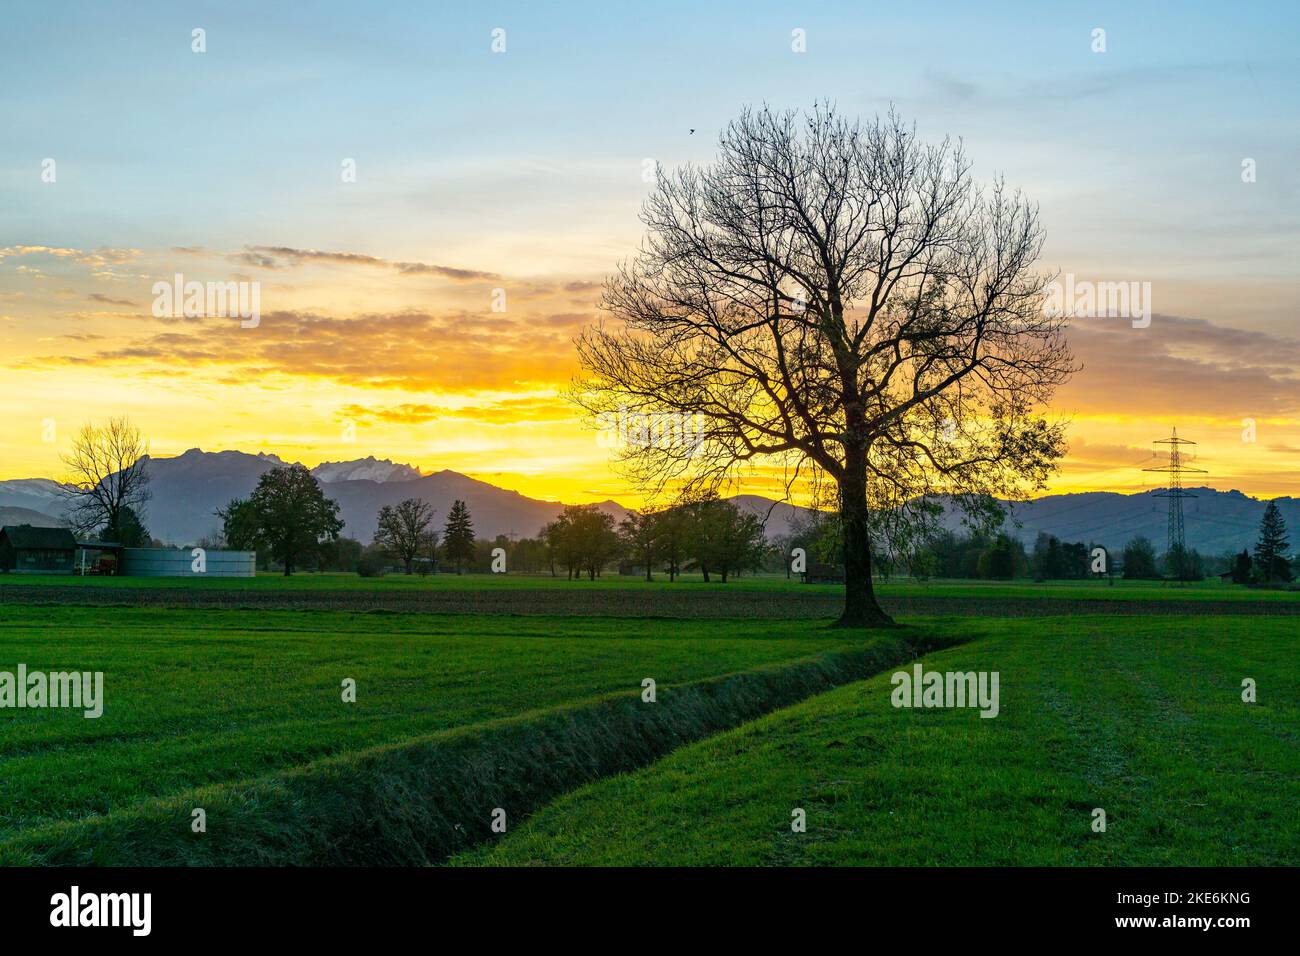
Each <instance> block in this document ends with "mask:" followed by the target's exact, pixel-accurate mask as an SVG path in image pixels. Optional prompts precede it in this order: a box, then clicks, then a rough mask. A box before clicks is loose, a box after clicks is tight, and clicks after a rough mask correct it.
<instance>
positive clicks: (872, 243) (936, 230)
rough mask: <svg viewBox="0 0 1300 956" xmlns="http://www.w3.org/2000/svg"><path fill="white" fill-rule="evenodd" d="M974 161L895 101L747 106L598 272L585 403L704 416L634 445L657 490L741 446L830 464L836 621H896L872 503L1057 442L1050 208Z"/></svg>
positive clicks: (980, 474)
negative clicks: (1047, 413)
mask: <svg viewBox="0 0 1300 956" xmlns="http://www.w3.org/2000/svg"><path fill="white" fill-rule="evenodd" d="M969 169H970V167H969V163H968V161H967V160H966V158H965V155H964V154H963V152H962V149H961V147H960V145H954V144H953V143H951V142H949V141H947V140H945V141H943V142H942V143H939V144H937V145H923V144H922V143H920V142H919V141H918V140H917V137H916V135H915V131H914V130H913V129H909V128H907V127H906V126H904V125H903V123H902V122H901V121H900V120H899V119H898V117H897V116H895V115H894V114H892V113H891V114H890V115H889V116H888V117H887V118H885V119H883V120H880V119H877V120H874V121H872V122H868V123H859V122H851V121H849V120H848V119H846V118H844V117H842V116H840V115H838V114H837V113H836V111H835V110H834V108H832V107H817V108H814V110H813V111H812V112H811V113H808V114H804V115H803V116H799V115H796V114H794V113H780V114H778V113H773V112H771V111H769V110H767V109H762V110H758V111H754V110H746V111H744V112H743V113H742V114H741V115H740V117H739V118H738V119H736V120H735V121H733V122H732V123H731V124H730V125H729V126H728V127H727V128H726V130H725V131H724V132H723V134H722V136H721V139H720V148H719V154H718V157H717V160H716V162H714V163H713V164H712V165H709V166H707V167H704V168H697V167H694V166H686V167H684V168H682V169H679V170H677V171H675V172H674V173H672V174H666V173H665V172H663V171H661V172H660V175H659V178H658V180H657V182H656V185H655V187H654V189H653V192H652V194H651V196H650V198H649V199H648V200H647V202H646V204H645V206H644V208H643V210H642V214H641V218H642V221H643V222H644V224H645V227H646V235H645V240H644V243H643V245H642V249H641V251H640V253H639V255H638V256H637V257H636V258H635V259H634V260H633V261H632V262H630V263H626V264H624V265H623V266H622V267H621V268H620V270H619V271H618V273H617V274H616V275H614V276H613V277H611V278H610V279H609V280H607V282H606V285H605V292H604V295H603V298H602V307H603V309H604V310H605V311H606V312H607V313H608V315H609V316H611V317H612V318H613V319H614V320H616V323H615V324H614V325H613V326H612V327H607V326H606V325H605V324H603V323H602V324H600V325H598V326H596V327H594V328H592V329H589V330H588V331H587V332H586V333H584V334H583V335H582V336H580V337H579V339H578V341H577V346H578V354H579V358H580V361H581V363H582V366H583V368H584V370H585V374H584V376H583V377H581V378H580V379H579V380H578V381H577V382H576V383H575V388H574V396H575V398H576V400H577V401H578V402H579V403H580V404H581V405H583V406H584V407H585V408H586V409H587V410H588V411H590V412H592V413H593V414H595V415H597V416H602V417H603V420H605V421H610V420H613V418H614V417H615V416H623V417H622V418H619V419H618V420H619V421H626V420H628V416H635V415H643V414H646V413H670V414H671V415H673V416H678V417H677V418H674V419H672V420H682V419H681V418H680V416H699V419H696V420H698V421H701V422H702V427H701V433H700V434H698V435H696V434H694V433H693V435H692V438H693V440H691V441H671V440H669V441H663V440H650V441H636V442H633V443H632V444H630V445H629V446H627V447H625V449H624V451H623V461H624V464H625V465H626V466H627V467H628V468H629V469H630V470H631V472H632V474H633V475H635V476H636V477H637V478H639V479H640V480H641V481H642V483H643V484H644V485H645V486H646V487H647V490H648V492H650V493H659V492H662V491H663V490H664V489H667V488H671V487H674V486H675V487H677V488H680V489H683V490H684V492H685V493H687V494H697V493H699V492H700V491H701V490H704V489H716V488H717V487H719V486H720V485H721V484H722V483H724V482H725V481H727V480H729V479H731V478H734V477H735V475H736V474H737V473H738V472H739V471H740V470H741V469H743V468H745V467H746V466H751V465H768V466H772V465H784V466H785V468H786V471H785V474H786V475H787V481H788V483H789V484H788V485H787V491H789V490H790V488H791V487H793V486H794V484H795V483H796V482H799V481H800V480H801V479H807V478H810V477H816V478H818V479H819V480H824V479H829V482H828V484H830V485H831V486H832V487H833V488H834V489H835V492H836V495H835V497H836V499H837V504H838V507H839V511H840V516H841V519H842V520H841V525H842V534H843V539H844V555H845V577H846V593H845V605H844V613H843V616H842V618H841V620H840V623H841V624H843V625H852V626H860V625H872V624H885V623H890V619H889V617H888V616H887V615H886V614H885V613H884V612H883V611H882V610H881V609H880V607H879V605H878V604H877V602H876V599H875V594H874V592H873V589H872V579H871V530H870V527H871V515H872V508H876V509H903V508H906V507H907V504H908V502H914V501H916V500H918V497H919V496H926V495H933V494H937V493H948V494H953V495H955V496H956V500H958V501H959V502H960V503H963V504H969V505H971V506H974V505H975V503H976V502H982V501H984V500H985V496H987V495H989V494H993V493H996V494H998V495H1000V496H1002V497H1020V496H1023V495H1025V494H1027V493H1028V492H1029V490H1032V489H1035V488H1040V487H1042V485H1043V482H1044V481H1045V479H1046V476H1047V475H1048V474H1049V473H1050V471H1051V470H1052V468H1053V467H1054V464H1055V461H1056V460H1057V459H1058V458H1059V457H1060V455H1061V454H1062V451H1063V447H1062V446H1063V437H1062V430H1061V427H1060V426H1059V425H1053V424H1050V423H1048V422H1047V421H1045V420H1044V419H1042V418H1041V417H1038V415H1037V414H1036V409H1037V408H1038V407H1040V406H1041V405H1042V404H1043V403H1045V402H1046V401H1047V400H1048V399H1050V397H1051V395H1052V391H1053V389H1054V387H1055V386H1056V385H1058V384H1059V383H1060V382H1062V381H1063V380H1064V379H1065V378H1066V377H1067V376H1068V375H1069V373H1070V372H1071V371H1072V363H1071V358H1070V354H1069V352H1068V349H1067V347H1066V345H1065V342H1064V337H1063V324H1064V323H1063V320H1062V319H1061V318H1056V317H1049V316H1047V315H1045V314H1044V310H1043V308H1042V304H1043V298H1044V296H1043V293H1044V289H1045V284H1046V281H1047V277H1046V276H1043V275H1041V274H1038V273H1035V272H1034V271H1033V263H1034V261H1035V259H1036V258H1037V256H1038V254H1039V251H1040V248H1041V246H1042V241H1043V234H1042V230H1041V228H1040V226H1039V223H1038V217H1037V212H1036V210H1035V209H1034V208H1033V207H1032V206H1030V205H1029V204H1028V203H1027V202H1026V201H1025V200H1024V199H1022V198H1021V196H1020V195H1019V194H1018V193H1009V192H1008V191H1007V190H1006V189H1005V188H1004V187H1003V185H1002V183H1001V182H998V183H995V184H994V185H993V186H992V188H991V189H990V190H989V191H988V192H987V193H985V192H984V191H982V190H981V189H979V188H978V187H976V186H975V184H974V183H973V181H972V179H971V177H970V174H969ZM637 420H640V419H637Z"/></svg>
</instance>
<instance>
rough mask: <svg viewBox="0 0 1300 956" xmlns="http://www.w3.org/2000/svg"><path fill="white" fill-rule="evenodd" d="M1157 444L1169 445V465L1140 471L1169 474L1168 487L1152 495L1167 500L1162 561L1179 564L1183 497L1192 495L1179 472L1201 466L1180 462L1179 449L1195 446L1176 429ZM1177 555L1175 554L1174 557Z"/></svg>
mask: <svg viewBox="0 0 1300 956" xmlns="http://www.w3.org/2000/svg"><path fill="white" fill-rule="evenodd" d="M1155 444H1157V445H1168V446H1169V464H1167V465H1165V466H1163V467H1161V468H1143V469H1142V470H1143V471H1159V472H1163V473H1165V474H1168V475H1169V487H1167V488H1166V489H1165V490H1164V491H1158V492H1156V493H1155V495H1154V496H1153V497H1156V498H1168V499H1169V539H1168V542H1167V544H1166V550H1165V556H1166V560H1174V561H1177V562H1179V563H1180V565H1182V564H1183V563H1184V562H1185V560H1186V554H1187V542H1186V541H1185V539H1184V537H1183V499H1184V498H1195V497H1196V495H1194V494H1192V493H1191V492H1190V491H1188V490H1186V489H1185V488H1184V487H1183V475H1185V474H1191V473H1200V474H1202V475H1203V474H1205V469H1204V468H1192V467H1189V466H1187V465H1184V464H1183V448H1184V447H1185V446H1187V445H1192V446H1195V444H1196V442H1194V441H1188V440H1187V439H1186V438H1179V437H1178V429H1177V428H1175V429H1174V433H1173V435H1172V436H1171V437H1169V438H1162V439H1160V440H1159V441H1157V442H1155ZM1175 555H1177V557H1174V556H1175ZM1185 575H1186V567H1185V566H1183V567H1179V568H1178V577H1180V578H1181V577H1184V576H1185Z"/></svg>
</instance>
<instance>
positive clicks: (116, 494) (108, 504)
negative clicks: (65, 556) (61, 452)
mask: <svg viewBox="0 0 1300 956" xmlns="http://www.w3.org/2000/svg"><path fill="white" fill-rule="evenodd" d="M148 456H149V447H148V445H146V444H145V441H144V438H143V437H142V436H141V434H140V429H138V428H136V427H135V426H134V425H132V424H131V423H130V422H129V421H128V420H127V419H125V418H110V419H109V420H108V421H107V422H106V423H105V424H103V425H93V424H87V425H84V426H82V429H81V431H80V432H78V433H77V437H76V438H75V439H73V442H72V451H71V452H70V453H69V454H67V455H65V456H64V458H63V463H64V465H66V466H67V467H68V469H69V470H70V471H71V473H72V474H71V476H70V477H69V478H68V479H67V480H66V481H65V482H64V483H63V494H64V495H65V497H66V498H67V499H68V509H67V514H66V517H67V519H68V522H69V523H70V524H71V525H72V527H73V528H74V529H75V530H76V531H77V533H78V534H83V535H84V534H89V533H91V532H92V531H96V530H98V531H99V534H100V535H101V536H102V537H104V538H105V539H106V540H109V541H118V540H119V539H120V538H121V537H122V536H123V534H124V533H126V532H128V531H130V530H132V529H131V528H130V527H128V524H127V522H128V520H134V522H135V524H136V526H139V527H143V526H142V524H141V522H140V520H139V518H140V515H141V514H143V512H144V506H145V503H146V502H148V500H149V472H148V469H147V467H146V466H147V463H148V460H149V457H148ZM128 516H129V517H128Z"/></svg>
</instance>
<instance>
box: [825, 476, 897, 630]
mask: <svg viewBox="0 0 1300 956" xmlns="http://www.w3.org/2000/svg"><path fill="white" fill-rule="evenodd" d="M855 459H856V460H857V463H860V466H861V467H854V465H855ZM846 465H847V467H846V468H845V473H846V477H845V479H844V481H843V482H841V484H840V519H841V522H842V523H843V525H844V613H843V614H842V615H841V616H840V619H839V620H838V621H837V622H836V627H891V626H893V623H894V619H893V618H892V617H890V616H889V615H888V614H886V613H885V612H884V611H883V610H882V609H881V607H880V604H879V603H878V602H877V601H876V591H875V587H874V584H873V582H872V580H871V530H870V524H869V522H868V512H867V480H866V453H865V451H864V452H861V453H858V454H855V453H852V452H851V453H850V454H849V455H848V461H847V462H846Z"/></svg>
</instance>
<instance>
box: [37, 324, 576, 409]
mask: <svg viewBox="0 0 1300 956" xmlns="http://www.w3.org/2000/svg"><path fill="white" fill-rule="evenodd" d="M61 365H72V366H81V367H84V366H106V367H108V366H116V365H132V366H139V365H145V366H155V368H154V369H153V370H152V371H157V372H159V373H162V374H174V373H175V371H176V370H177V369H178V368H183V367H190V368H202V367H212V368H214V369H217V370H218V371H224V370H221V369H218V368H217V367H219V366H225V367H227V369H230V370H231V371H225V375H226V378H228V379H230V380H233V381H238V380H239V379H240V375H241V374H242V376H243V377H244V380H245V381H247V382H256V383H257V384H259V385H262V386H265V385H266V383H265V382H263V381H261V379H263V378H264V377H265V376H267V375H271V374H278V375H283V376H294V377H308V378H321V379H328V380H331V381H334V382H336V383H339V384H345V385H352V386H359V387H366V388H385V389H413V390H422V391H438V392H451V391H458V390H466V389H501V390H516V391H517V390H526V389H527V383H538V382H555V381H564V380H566V379H567V378H568V376H570V375H571V374H572V373H573V371H574V368H573V365H574V355H573V346H572V342H571V337H570V336H569V335H567V334H565V333H563V332H561V331H558V330H555V329H552V328H550V327H548V326H546V325H544V324H532V323H528V322H525V321H515V320H514V319H511V318H508V317H506V316H500V315H485V314H478V313H470V312H446V313H442V314H433V313H430V312H425V311H418V310H408V311H400V312H385V313H366V314H361V315H354V316H350V317H346V318H345V317H339V316H332V315H326V314H321V313H318V312H294V311H276V312H269V313H264V314H263V315H262V317H261V322H260V324H259V325H258V327H257V328H256V329H241V328H240V327H239V323H238V322H237V321H234V320H227V319H177V320H174V321H172V322H170V323H169V324H168V331H166V332H161V333H157V334H154V335H151V336H148V337H146V338H144V339H142V340H139V341H133V342H131V343H130V344H129V345H125V346H122V347H118V348H109V349H101V350H99V351H96V352H92V353H90V354H87V355H75V356H65V355H49V356H42V357H39V358H35V359H32V360H30V361H28V362H25V363H22V367H29V368H51V367H58V366H61ZM234 369H238V370H239V372H235V371H233V370H234ZM147 371H150V370H147V369H134V370H133V374H145V373H146V372H147Z"/></svg>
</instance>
